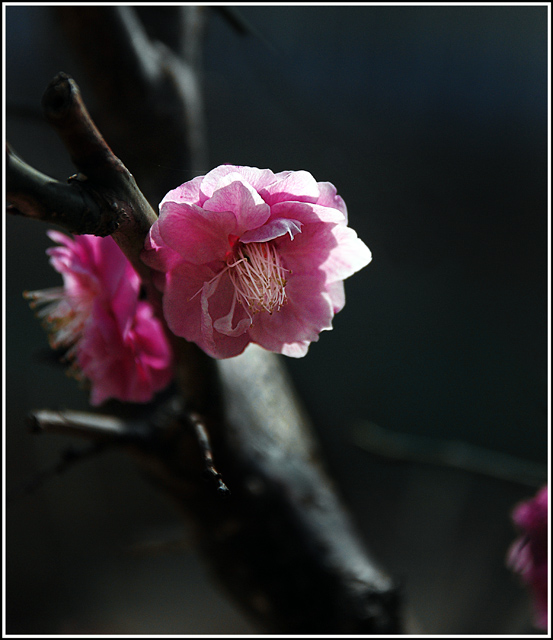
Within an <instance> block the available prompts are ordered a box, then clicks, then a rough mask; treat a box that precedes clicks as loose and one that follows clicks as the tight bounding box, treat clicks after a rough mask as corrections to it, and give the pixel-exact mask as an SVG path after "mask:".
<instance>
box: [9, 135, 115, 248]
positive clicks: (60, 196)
mask: <svg viewBox="0 0 553 640" xmlns="http://www.w3.org/2000/svg"><path fill="white" fill-rule="evenodd" d="M6 197H7V199H8V202H9V205H8V212H9V213H12V214H15V215H23V216H27V217H29V218H36V219H38V220H43V221H44V222H51V223H53V224H57V225H60V226H61V227H63V228H64V229H66V230H67V231H70V232H71V233H92V234H94V235H98V236H106V235H109V234H110V233H112V232H113V231H114V230H115V228H116V226H117V219H116V217H115V216H114V215H113V212H111V211H110V212H109V213H108V215H106V212H105V211H104V209H103V208H102V207H101V206H99V203H98V200H97V198H95V197H94V194H93V192H91V191H90V190H88V189H86V188H84V186H83V184H82V182H81V181H80V180H77V179H75V180H71V181H70V182H69V184H66V183H63V182H59V181H58V180H55V179H54V178H50V177H49V176H47V175H45V174H43V173H41V172H40V171H37V170H36V169H34V168H33V167H31V166H29V165H28V164H27V163H26V162H24V161H23V160H22V159H21V158H20V157H19V156H17V155H16V154H15V153H14V151H13V150H12V149H11V147H10V146H9V145H7V146H6Z"/></svg>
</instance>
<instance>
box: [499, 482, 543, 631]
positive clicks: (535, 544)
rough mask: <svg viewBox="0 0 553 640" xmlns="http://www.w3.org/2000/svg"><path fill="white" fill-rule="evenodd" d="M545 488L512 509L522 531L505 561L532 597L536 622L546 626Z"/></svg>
mask: <svg viewBox="0 0 553 640" xmlns="http://www.w3.org/2000/svg"><path fill="white" fill-rule="evenodd" d="M547 516H548V491H547V487H543V488H542V489H540V490H539V491H538V493H537V494H536V496H535V497H534V498H532V499H531V500H527V501H525V502H521V503H520V504H519V505H517V506H516V507H515V509H514V510H513V515H512V517H513V522H514V523H515V525H516V526H517V528H518V529H519V530H520V531H521V533H522V535H521V536H520V537H519V538H518V539H517V540H515V542H514V543H513V544H512V546H511V548H510V549H509V553H508V555H507V564H508V566H509V567H510V568H511V569H512V570H513V571H516V572H517V573H518V574H520V576H521V577H522V580H523V581H524V582H525V584H527V585H528V587H529V588H530V590H531V592H532V595H533V597H534V606H535V610H536V616H535V625H536V627H538V628H540V629H547V621H548V597H547V580H548V571H549V562H548V552H547V538H548V536H547Z"/></svg>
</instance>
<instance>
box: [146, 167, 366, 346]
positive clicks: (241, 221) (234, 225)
mask: <svg viewBox="0 0 553 640" xmlns="http://www.w3.org/2000/svg"><path fill="white" fill-rule="evenodd" d="M142 259H143V261H144V262H145V263H146V264H147V265H149V266H150V267H152V268H153V269H155V270H157V271H158V272H159V273H157V274H156V278H155V282H156V283H157V285H158V286H159V288H160V289H161V290H162V291H163V312H164V316H165V319H166V321H167V323H168V325H169V328H170V329H171V330H172V331H173V332H174V333H175V334H176V335H178V336H182V337H184V338H186V339H187V340H189V341H191V342H195V343H196V344H197V345H199V346H200V347H201V348H202V349H203V350H204V351H205V352H206V353H208V354H209V355H211V356H213V357H215V358H229V357H232V356H236V355H238V354H240V353H241V352H242V351H243V350H244V349H245V348H246V346H247V345H248V344H249V343H250V342H252V343H256V344H258V345H260V346H262V347H264V348H265V349H268V350H269V351H275V352H277V353H283V354H285V355H287V356H293V357H301V356H304V355H305V354H306V353H307V350H308V347H309V345H310V343H311V342H315V341H317V340H318V339H319V333H320V332H321V331H323V330H327V329H332V319H333V317H334V314H335V313H337V312H338V311H340V310H341V309H342V308H343V306H344V304H345V296H344V284H343V280H344V279H345V278H347V277H349V276H350V275H352V274H353V273H355V272H356V271H358V270H359V269H361V268H362V267H364V266H365V265H367V264H368V263H369V262H370V260H371V252H370V251H369V249H368V248H367V246H366V245H365V244H364V243H363V242H362V241H361V240H360V239H359V238H358V237H357V234H356V233H355V231H353V230H352V229H351V228H349V227H348V226H347V210H346V206H345V204H344V201H343V199H342V198H341V197H340V196H339V195H337V193H336V189H335V187H334V186H333V185H332V184H330V183H329V182H316V181H315V179H314V178H313V176H312V175H311V174H310V173H308V172H306V171H285V172H281V173H276V174H275V173H273V172H272V171H270V170H269V169H256V168H254V167H243V166H233V165H223V166H220V167H218V168H216V169H213V170H212V171H210V172H209V173H208V174H207V175H205V176H201V177H198V178H194V179H193V180H191V181H190V182H187V183H185V184H183V185H181V186H180V187H177V188H176V189H174V190H173V191H170V192H169V193H168V194H167V195H166V196H165V197H164V198H163V200H162V202H161V203H160V216H159V219H158V220H157V221H156V222H155V223H154V225H153V226H152V228H151V229H150V233H149V236H148V238H147V240H146V246H145V250H144V252H143V254H142Z"/></svg>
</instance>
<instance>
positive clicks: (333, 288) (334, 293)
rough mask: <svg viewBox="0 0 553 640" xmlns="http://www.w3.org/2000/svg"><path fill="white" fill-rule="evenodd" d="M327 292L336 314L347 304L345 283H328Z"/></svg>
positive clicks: (340, 281)
mask: <svg viewBox="0 0 553 640" xmlns="http://www.w3.org/2000/svg"><path fill="white" fill-rule="evenodd" d="M325 290H326V292H327V293H328V295H329V297H330V301H331V302H332V306H333V308H334V313H338V312H339V311H341V310H342V309H343V308H344V306H345V304H346V292H345V289H344V283H343V281H342V280H337V281H336V282H331V283H327V285H326V287H325Z"/></svg>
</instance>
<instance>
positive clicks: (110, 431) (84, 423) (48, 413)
mask: <svg viewBox="0 0 553 640" xmlns="http://www.w3.org/2000/svg"><path fill="white" fill-rule="evenodd" d="M28 424H29V427H30V429H31V430H32V431H34V432H35V433H57V434H61V435H69V436H80V437H83V438H87V439H89V440H96V441H105V442H115V441H118V442H122V441H127V442H129V441H134V440H136V439H143V438H144V430H141V429H140V428H139V427H138V425H135V424H131V423H129V422H126V421H124V420H121V419H120V418H116V417H114V416H105V415H100V414H97V413H88V412H84V411H71V410H64V411H53V410H51V409H42V410H40V411H33V412H32V413H30V414H29V418H28Z"/></svg>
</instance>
